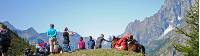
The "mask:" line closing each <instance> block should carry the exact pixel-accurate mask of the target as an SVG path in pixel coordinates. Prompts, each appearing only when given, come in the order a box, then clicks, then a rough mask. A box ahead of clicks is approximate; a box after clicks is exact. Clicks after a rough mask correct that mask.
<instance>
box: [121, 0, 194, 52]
mask: <svg viewBox="0 0 200 56" xmlns="http://www.w3.org/2000/svg"><path fill="white" fill-rule="evenodd" d="M194 3H195V1H194V0H165V1H164V4H163V5H162V6H161V8H160V9H159V11H158V12H157V13H155V14H154V15H153V16H150V17H146V18H145V19H144V20H141V21H140V20H135V21H134V22H130V23H129V24H128V25H127V27H126V29H125V32H124V33H131V34H133V35H134V37H135V39H136V40H138V41H139V43H140V44H143V45H144V46H145V48H146V52H147V54H149V55H157V54H156V53H155V52H158V51H160V49H162V48H163V47H165V46H162V45H164V44H167V43H168V46H169V45H170V44H169V40H171V39H173V38H174V37H175V36H177V34H176V33H175V27H181V26H183V25H185V21H184V17H185V14H186V13H187V10H188V9H189V8H190V7H192V6H193V4H194ZM171 49H172V48H169V49H168V50H165V51H164V52H166V53H164V52H163V54H167V56H168V55H169V56H171V55H172V51H171ZM163 54H162V53H161V54H159V55H158V56H160V55H163ZM164 56H165V55H164Z"/></svg>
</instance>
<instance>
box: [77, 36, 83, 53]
mask: <svg viewBox="0 0 200 56" xmlns="http://www.w3.org/2000/svg"><path fill="white" fill-rule="evenodd" d="M78 49H79V50H82V49H85V42H84V41H83V37H80V41H79V42H78Z"/></svg>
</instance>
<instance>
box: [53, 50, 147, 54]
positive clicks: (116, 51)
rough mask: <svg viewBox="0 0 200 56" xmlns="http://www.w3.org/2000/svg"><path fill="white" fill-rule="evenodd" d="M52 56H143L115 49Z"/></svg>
mask: <svg viewBox="0 0 200 56" xmlns="http://www.w3.org/2000/svg"><path fill="white" fill-rule="evenodd" d="M50 56H143V54H141V53H134V52H127V51H119V50H114V49H96V50H80V51H76V52H72V53H62V54H55V55H53V54H52V55H50Z"/></svg>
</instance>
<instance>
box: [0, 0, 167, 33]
mask: <svg viewBox="0 0 200 56" xmlns="http://www.w3.org/2000/svg"><path fill="white" fill-rule="evenodd" d="M163 3H164V1H163V0H12V1H11V0H1V1H0V21H9V22H10V23H11V24H12V25H14V26H15V27H16V28H18V29H21V30H25V29H27V28H29V27H33V28H34V29H36V30H37V31H38V32H39V33H41V32H46V31H47V29H48V28H49V24H50V23H53V24H55V28H56V29H57V30H58V31H63V29H64V28H65V27H68V28H69V29H70V30H71V31H75V32H78V33H79V34H81V35H82V36H89V35H99V34H100V33H103V34H106V35H119V34H121V33H123V32H124V30H125V28H126V26H127V24H128V23H129V22H131V21H134V20H135V19H139V20H143V19H144V18H145V17H149V16H152V15H153V14H155V13H156V12H157V11H158V10H159V8H160V7H161V5H162V4H163Z"/></svg>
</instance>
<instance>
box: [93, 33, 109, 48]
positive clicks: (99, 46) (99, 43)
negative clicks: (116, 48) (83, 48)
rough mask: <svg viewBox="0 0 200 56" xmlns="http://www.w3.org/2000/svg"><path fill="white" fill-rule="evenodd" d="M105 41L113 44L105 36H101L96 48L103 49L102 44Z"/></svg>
mask: <svg viewBox="0 0 200 56" xmlns="http://www.w3.org/2000/svg"><path fill="white" fill-rule="evenodd" d="M103 41H107V42H111V41H108V40H106V39H104V35H103V34H101V36H100V37H98V38H97V40H96V46H95V48H96V49H99V48H101V47H102V45H101V43H102V42H103Z"/></svg>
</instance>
